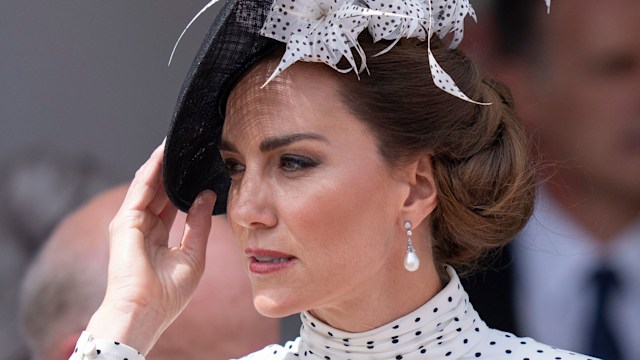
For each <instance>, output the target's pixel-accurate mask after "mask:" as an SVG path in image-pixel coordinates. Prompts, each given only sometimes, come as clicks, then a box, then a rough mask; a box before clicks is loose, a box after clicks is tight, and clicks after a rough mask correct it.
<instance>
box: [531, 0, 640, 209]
mask: <svg viewBox="0 0 640 360" xmlns="http://www.w3.org/2000/svg"><path fill="white" fill-rule="evenodd" d="M541 32H542V38H541V40H540V46H541V48H540V53H539V55H538V56H537V60H535V61H533V62H535V64H536V65H537V67H538V69H537V70H536V71H535V73H533V75H534V78H535V80H534V83H535V86H534V90H533V91H534V94H536V95H535V96H534V97H533V100H532V99H519V100H520V104H519V106H521V107H522V106H524V107H528V108H527V109H525V111H524V112H525V113H527V114H529V113H530V114H532V118H530V119H527V120H528V125H529V126H530V127H532V128H533V130H534V131H535V134H537V135H538V136H539V141H540V145H541V148H542V152H543V153H544V155H545V156H546V158H547V159H549V160H551V161H562V162H566V165H567V167H570V168H572V169H574V170H577V171H574V172H572V175H570V177H573V179H571V178H569V179H565V180H568V181H567V184H568V185H570V186H571V185H576V184H580V183H582V184H583V185H586V186H588V187H590V188H593V187H599V188H600V189H604V188H606V189H608V190H607V191H609V192H610V191H615V192H619V193H621V194H626V195H625V196H633V197H634V198H640V1H637V0H610V1H607V2H602V1H596V0H564V1H559V2H557V3H553V5H552V10H551V15H549V16H544V17H543V19H542V21H541ZM584 179H589V181H588V184H585V181H584Z"/></svg>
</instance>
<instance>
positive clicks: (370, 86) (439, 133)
mask: <svg viewBox="0 0 640 360" xmlns="http://www.w3.org/2000/svg"><path fill="white" fill-rule="evenodd" d="M360 44H361V45H362V47H363V48H364V49H365V51H366V53H367V54H376V53H378V52H379V51H381V50H382V49H384V48H385V47H386V46H387V45H388V43H385V42H380V43H373V41H372V39H371V37H370V36H369V35H366V34H365V35H361V37H360ZM431 49H432V51H433V53H434V56H435V57H436V58H437V59H438V62H439V64H440V65H441V66H442V67H443V68H444V69H445V70H446V71H447V72H448V73H449V74H450V75H451V77H452V78H453V79H454V80H455V81H456V84H457V85H458V87H459V88H460V89H461V90H462V91H463V92H465V94H467V95H468V96H469V97H471V98H472V99H474V100H476V101H481V102H487V103H491V105H488V106H486V105H477V104H474V103H471V102H466V101H463V100H460V99H458V98H456V97H454V96H452V95H450V94H448V93H445V92H444V91H442V90H440V89H439V88H437V87H436V86H435V84H434V83H433V80H432V78H431V72H430V66H429V62H428V57H427V49H426V43H425V42H420V41H418V40H415V39H402V40H400V41H399V42H398V44H397V45H396V46H395V47H394V48H393V49H392V50H390V51H389V52H388V53H386V54H384V55H382V56H368V57H367V66H368V68H369V70H370V75H369V74H361V75H360V79H359V80H358V79H357V78H356V77H355V76H344V75H341V76H336V78H337V79H338V81H339V82H340V83H341V85H342V86H341V92H342V94H341V95H342V97H343V99H344V102H345V104H346V105H347V106H348V107H349V108H350V109H351V110H352V111H353V112H354V114H356V115H357V116H358V117H359V118H360V119H361V120H362V121H363V122H364V123H366V124H367V125H368V126H369V127H370V129H371V130H372V131H373V133H374V134H375V136H376V137H377V140H378V142H379V150H380V152H381V154H382V157H383V158H384V159H385V160H386V161H387V162H388V163H389V164H390V165H391V166H396V165H398V164H402V163H406V162H407V161H410V160H412V159H415V158H416V157H417V156H421V155H424V154H431V155H432V160H433V172H434V177H435V183H436V187H437V191H438V203H437V206H436V208H435V210H434V212H433V213H432V214H431V218H430V220H431V221H430V223H431V232H432V237H433V244H432V247H433V253H434V260H435V261H436V264H437V265H439V266H440V265H443V264H449V265H452V266H454V267H456V268H458V269H459V270H460V271H461V272H462V273H464V272H465V271H466V270H469V269H471V268H472V265H473V264H475V263H477V261H478V260H480V259H481V258H482V257H483V256H484V255H486V254H487V253H489V252H491V250H494V249H498V248H501V247H502V246H504V245H506V244H507V243H508V242H509V241H510V240H511V239H512V238H513V236H514V235H515V234H516V233H517V232H518V231H519V230H520V229H521V228H522V227H523V226H524V225H525V224H526V222H527V221H528V219H529V217H530V216H531V213H532V210H533V202H534V197H535V180H534V179H535V176H534V170H533V169H534V168H535V167H534V166H532V163H531V161H530V159H529V150H530V148H529V143H528V139H527V136H526V134H525V132H524V130H523V128H522V126H521V124H520V123H519V121H518V119H517V118H516V116H515V112H514V109H513V100H512V97H511V94H510V92H509V90H508V89H507V88H506V87H505V86H503V85H501V84H500V83H498V82H496V81H494V80H492V79H490V78H488V77H487V76H485V75H483V74H482V73H481V72H480V70H479V68H478V67H477V66H476V65H475V64H474V63H473V62H472V61H471V60H470V59H469V58H467V57H466V56H465V55H464V54H463V53H462V52H461V51H459V50H452V49H448V48H446V47H444V46H443V45H442V42H441V41H440V40H439V39H435V40H432V41H431Z"/></svg>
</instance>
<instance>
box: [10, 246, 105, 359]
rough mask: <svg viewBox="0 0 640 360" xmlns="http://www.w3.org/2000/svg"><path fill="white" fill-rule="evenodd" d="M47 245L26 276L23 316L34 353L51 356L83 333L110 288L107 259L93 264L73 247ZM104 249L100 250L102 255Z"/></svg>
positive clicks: (28, 339)
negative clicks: (72, 336)
mask: <svg viewBox="0 0 640 360" xmlns="http://www.w3.org/2000/svg"><path fill="white" fill-rule="evenodd" d="M56 245H57V244H47V245H45V246H44V247H43V248H42V249H41V251H40V253H39V254H38V256H37V257H36V258H35V260H34V262H33V264H32V265H31V266H30V268H29V271H28V272H27V275H26V276H25V278H24V280H23V282H22V286H21V291H20V309H19V317H20V322H21V326H22V332H23V334H24V336H25V339H26V340H27V342H28V345H29V348H30V351H31V354H32V355H33V356H34V357H37V358H46V357H47V355H46V354H47V353H48V352H49V351H51V350H52V349H53V348H54V347H55V346H56V345H57V344H59V343H60V342H61V340H63V339H64V337H65V336H68V335H69V334H74V333H77V334H79V333H80V332H81V331H82V330H83V329H84V327H85V326H86V324H87V323H88V322H89V319H90V318H91V314H93V312H94V311H95V309H96V308H97V307H98V306H99V305H100V302H101V301H102V298H103V297H104V291H105V290H104V289H105V288H106V286H107V285H106V271H107V269H106V267H107V264H106V259H98V256H96V258H94V259H93V264H92V265H91V266H87V263H86V262H84V261H82V260H78V256H80V258H83V257H85V255H80V254H79V253H78V252H77V251H75V250H74V249H73V248H69V247H66V248H65V249H64V250H62V249H60V248H57V247H58V246H56ZM101 251H102V250H101V249H96V252H97V253H100V252H101Z"/></svg>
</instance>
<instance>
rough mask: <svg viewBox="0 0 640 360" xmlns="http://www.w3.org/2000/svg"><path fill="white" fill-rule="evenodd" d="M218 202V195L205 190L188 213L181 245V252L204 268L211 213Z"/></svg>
mask: <svg viewBox="0 0 640 360" xmlns="http://www.w3.org/2000/svg"><path fill="white" fill-rule="evenodd" d="M215 202H216V194H215V193H214V192H213V191H211V190H205V191H203V192H201V193H200V194H199V195H198V197H196V199H195V201H194V202H193V205H191V208H190V209H189V212H188V213H187V220H186V224H185V228H184V234H183V236H182V242H181V244H180V250H182V251H183V252H184V253H185V254H187V255H188V256H190V257H191V258H193V259H194V260H196V262H197V263H198V264H199V265H200V266H204V261H205V254H206V251H207V240H208V239H209V232H210V231H211V213H212V211H213V205H214V204H215Z"/></svg>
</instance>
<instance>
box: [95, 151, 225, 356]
mask: <svg viewBox="0 0 640 360" xmlns="http://www.w3.org/2000/svg"><path fill="white" fill-rule="evenodd" d="M163 150H164V144H163V145H161V146H160V147H158V148H157V149H156V150H155V151H154V152H153V154H152V155H151V157H150V158H149V160H147V162H146V163H145V164H144V165H143V166H142V167H141V168H140V169H139V170H138V171H137V172H136V176H135V178H134V179H133V182H132V183H131V185H130V187H129V190H128V192H127V195H126V197H125V200H124V202H123V204H122V207H121V208H120V210H119V211H118V213H117V214H116V216H115V218H114V219H113V221H112V222H111V226H110V233H111V245H110V246H111V247H110V259H109V275H108V285H107V291H106V294H105V298H104V301H103V303H102V305H101V306H100V308H99V309H98V311H96V313H95V314H94V315H93V317H92V318H91V321H90V322H89V325H88V327H87V331H89V332H90V333H91V334H92V335H93V336H94V337H95V338H105V339H112V340H114V341H118V342H122V343H125V344H127V345H129V346H131V347H133V348H135V349H136V350H138V351H140V352H141V353H142V354H146V353H148V352H149V350H151V348H152V347H153V344H154V343H155V342H156V340H157V339H158V337H159V336H160V335H161V334H162V332H163V331H164V330H165V329H166V328H167V326H169V324H170V323H171V322H172V321H173V320H174V319H175V318H176V317H177V316H178V315H179V314H180V312H181V311H182V309H184V307H185V306H186V305H187V303H188V302H189V299H190V298H191V295H192V294H193V292H194V291H195V289H196V286H197V284H198V281H199V280H200V277H201V275H202V272H203V270H204V264H205V253H206V246H207V238H208V235H209V230H210V228H211V211H212V208H213V204H214V202H215V194H214V193H213V192H211V191H205V192H203V193H201V194H200V195H199V196H198V198H197V199H196V201H195V202H194V204H193V206H192V207H191V209H190V210H189V213H188V215H187V221H186V225H185V229H184V235H183V237H182V242H181V243H180V245H179V246H178V247H169V246H168V239H169V230H170V229H171V225H172V224H173V220H174V218H175V216H176V212H177V210H176V208H175V207H174V206H173V205H172V204H171V203H170V202H169V199H168V197H167V195H166V192H165V190H164V186H163V182H162V176H161V168H162V154H163Z"/></svg>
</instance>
